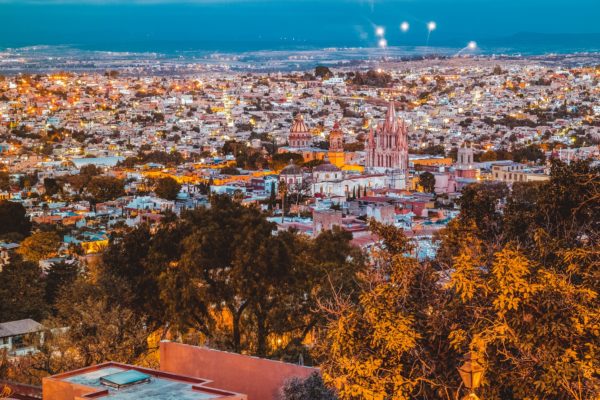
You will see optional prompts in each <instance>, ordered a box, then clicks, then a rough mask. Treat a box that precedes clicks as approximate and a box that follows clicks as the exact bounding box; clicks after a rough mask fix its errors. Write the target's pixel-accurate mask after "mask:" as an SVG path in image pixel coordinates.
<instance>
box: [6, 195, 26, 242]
mask: <svg viewBox="0 0 600 400" xmlns="http://www.w3.org/2000/svg"><path fill="white" fill-rule="evenodd" d="M30 230H31V221H30V220H29V217H27V215H26V211H25V207H23V205H22V204H20V203H15V202H12V201H8V200H0V235H6V234H10V233H18V234H20V235H23V236H25V235H28V234H29V231H30Z"/></svg>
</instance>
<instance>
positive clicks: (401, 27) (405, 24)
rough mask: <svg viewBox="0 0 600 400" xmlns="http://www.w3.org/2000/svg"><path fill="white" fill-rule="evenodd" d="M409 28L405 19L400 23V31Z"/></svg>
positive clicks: (406, 30) (405, 30)
mask: <svg viewBox="0 0 600 400" xmlns="http://www.w3.org/2000/svg"><path fill="white" fill-rule="evenodd" d="M409 28H410V24H409V23H408V22H406V21H404V22H403V23H401V24H400V30H401V31H402V32H408V29H409Z"/></svg>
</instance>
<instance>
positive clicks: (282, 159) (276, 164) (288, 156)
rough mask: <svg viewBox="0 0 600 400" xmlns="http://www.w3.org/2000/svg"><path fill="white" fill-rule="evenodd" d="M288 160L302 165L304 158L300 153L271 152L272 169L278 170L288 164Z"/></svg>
mask: <svg viewBox="0 0 600 400" xmlns="http://www.w3.org/2000/svg"><path fill="white" fill-rule="evenodd" d="M290 160H293V161H294V164H296V165H302V163H303V162H304V158H303V157H302V154H298V153H277V154H273V157H272V158H271V169H273V170H274V171H280V170H282V169H283V168H284V167H286V166H287V165H289V163H290Z"/></svg>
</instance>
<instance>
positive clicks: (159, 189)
mask: <svg viewBox="0 0 600 400" xmlns="http://www.w3.org/2000/svg"><path fill="white" fill-rule="evenodd" d="M180 190H181V184H180V183H179V182H177V181H176V180H175V179H173V178H171V177H170V176H166V177H164V178H160V179H159V180H158V182H157V183H156V188H155V189H154V193H156V195H157V196H158V197H160V198H162V199H165V200H175V199H176V198H177V195H178V194H179V191H180Z"/></svg>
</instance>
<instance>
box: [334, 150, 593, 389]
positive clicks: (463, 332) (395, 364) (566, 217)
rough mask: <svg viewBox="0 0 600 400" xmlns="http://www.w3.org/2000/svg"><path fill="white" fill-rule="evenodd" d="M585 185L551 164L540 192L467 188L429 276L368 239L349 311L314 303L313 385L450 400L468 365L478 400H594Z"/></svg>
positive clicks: (423, 267) (581, 175)
mask: <svg viewBox="0 0 600 400" xmlns="http://www.w3.org/2000/svg"><path fill="white" fill-rule="evenodd" d="M599 176H600V169H599V168H598V167H593V166H592V165H591V164H590V161H579V162H574V163H571V165H566V164H563V163H560V162H554V163H553V165H552V169H551V177H550V180H549V181H547V182H541V183H524V184H522V185H515V186H514V187H513V191H512V192H508V191H507V190H506V188H504V187H502V186H501V185H492V186H490V185H474V186H471V187H469V188H468V189H467V190H466V191H465V192H463V198H462V199H461V213H460V216H459V217H458V218H456V219H455V220H454V221H452V223H451V224H450V225H449V227H448V228H447V229H446V230H445V232H443V234H442V235H441V236H440V240H441V244H440V250H439V252H438V254H437V256H436V259H435V260H434V261H433V262H432V263H430V262H419V261H418V260H416V259H414V258H412V257H410V256H408V255H407V254H410V252H411V250H410V245H408V247H407V242H406V239H405V238H403V235H400V234H398V233H395V234H394V230H395V229H396V228H394V227H384V226H377V225H375V226H374V227H373V228H374V233H376V234H377V237H379V238H381V240H382V244H381V245H380V246H377V247H376V248H375V249H374V251H373V253H372V260H373V265H372V267H373V270H372V271H371V272H369V273H368V274H366V275H364V277H365V278H364V280H363V281H362V282H361V289H360V292H359V293H358V300H353V299H349V298H344V297H337V298H336V299H335V300H336V301H334V302H331V303H329V304H328V303H325V305H326V306H327V307H326V309H327V310H328V311H329V315H330V318H331V319H330V323H329V325H328V327H327V330H326V331H325V332H324V340H323V341H322V351H323V353H322V356H323V359H324V362H323V373H324V375H323V376H324V379H325V382H326V383H328V384H331V385H333V386H334V387H335V388H336V389H337V390H338V393H339V396H340V398H341V399H344V400H345V399H359V398H375V399H385V398H400V399H403V398H423V399H426V398H442V399H447V400H450V399H455V398H456V396H460V390H461V389H460V382H459V379H458V376H457V374H456V372H455V371H456V368H457V367H458V366H459V365H460V364H461V363H462V361H461V355H462V354H465V353H466V352H475V353H477V354H479V355H480V357H481V358H482V359H483V363H484V365H485V369H486V373H485V378H484V379H485V381H484V384H483V386H482V387H480V388H479V389H478V394H481V395H482V397H483V398H490V399H523V398H540V399H541V398H553V399H561V400H562V399H565V400H566V399H577V400H583V399H589V398H595V397H594V396H597V394H598V393H600V378H598V375H597V373H596V372H594V371H597V370H598V357H597V352H598V351H599V349H600V346H599V343H600V333H599V332H598V330H597V321H598V320H600V311H599V310H600V300H599V297H598V285H597V282H598V279H599V278H600V276H599V272H598V270H599V269H598V251H599V250H598V233H597V232H598V224H599V223H600V221H599V218H598V215H600V214H599V213H598V211H599V209H598V208H599V207H600V196H599V195H598V193H599V191H598V186H599V185H600V183H599V182H600V179H599Z"/></svg>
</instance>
